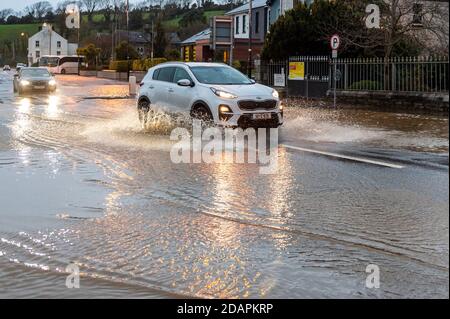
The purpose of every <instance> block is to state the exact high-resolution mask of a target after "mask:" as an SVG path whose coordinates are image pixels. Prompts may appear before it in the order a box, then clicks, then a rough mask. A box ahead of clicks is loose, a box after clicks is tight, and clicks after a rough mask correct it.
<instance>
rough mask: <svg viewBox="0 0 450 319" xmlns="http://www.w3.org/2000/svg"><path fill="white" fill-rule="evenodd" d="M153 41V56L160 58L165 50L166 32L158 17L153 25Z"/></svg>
mask: <svg viewBox="0 0 450 319" xmlns="http://www.w3.org/2000/svg"><path fill="white" fill-rule="evenodd" d="M155 33H156V35H155V43H154V52H155V57H157V58H162V57H163V56H164V52H165V51H166V46H167V39H166V33H165V30H164V27H163V24H162V21H161V19H160V18H158V19H157V20H156V25H155Z"/></svg>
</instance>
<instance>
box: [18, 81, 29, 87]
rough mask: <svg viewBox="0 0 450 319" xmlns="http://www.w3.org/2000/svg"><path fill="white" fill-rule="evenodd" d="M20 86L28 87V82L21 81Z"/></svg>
mask: <svg viewBox="0 0 450 319" xmlns="http://www.w3.org/2000/svg"><path fill="white" fill-rule="evenodd" d="M20 85H22V86H27V85H30V81H27V80H22V81H20Z"/></svg>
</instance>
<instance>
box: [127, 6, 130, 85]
mask: <svg viewBox="0 0 450 319" xmlns="http://www.w3.org/2000/svg"><path fill="white" fill-rule="evenodd" d="M129 13H130V1H129V0H127V81H129V80H130V18H129Z"/></svg>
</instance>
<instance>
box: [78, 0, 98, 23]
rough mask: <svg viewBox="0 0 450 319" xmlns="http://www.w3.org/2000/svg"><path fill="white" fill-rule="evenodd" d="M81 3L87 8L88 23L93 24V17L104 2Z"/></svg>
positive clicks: (82, 1)
mask: <svg viewBox="0 0 450 319" xmlns="http://www.w3.org/2000/svg"><path fill="white" fill-rule="evenodd" d="M81 3H82V4H83V6H84V7H85V8H86V12H87V16H88V21H89V22H92V16H93V14H94V12H95V10H96V9H97V8H99V7H100V6H101V4H102V0H81Z"/></svg>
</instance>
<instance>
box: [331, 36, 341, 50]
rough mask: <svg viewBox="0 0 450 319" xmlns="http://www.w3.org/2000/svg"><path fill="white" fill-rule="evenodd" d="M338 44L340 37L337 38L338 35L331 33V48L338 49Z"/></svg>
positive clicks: (339, 43)
mask: <svg viewBox="0 0 450 319" xmlns="http://www.w3.org/2000/svg"><path fill="white" fill-rule="evenodd" d="M340 45H341V39H340V38H339V36H338V35H337V34H335V35H333V36H332V37H331V41H330V46H331V49H332V50H337V49H339V46H340Z"/></svg>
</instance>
